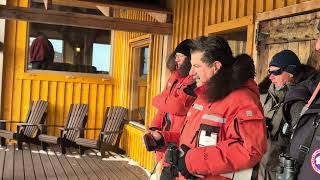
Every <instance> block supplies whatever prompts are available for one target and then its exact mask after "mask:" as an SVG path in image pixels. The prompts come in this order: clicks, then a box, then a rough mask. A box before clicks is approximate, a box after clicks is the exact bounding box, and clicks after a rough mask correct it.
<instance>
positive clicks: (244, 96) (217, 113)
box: [162, 79, 266, 180]
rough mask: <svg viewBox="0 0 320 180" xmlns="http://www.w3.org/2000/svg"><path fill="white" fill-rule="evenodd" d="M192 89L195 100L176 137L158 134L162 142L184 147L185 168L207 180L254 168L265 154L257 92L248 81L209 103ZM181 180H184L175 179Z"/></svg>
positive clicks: (171, 134)
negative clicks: (185, 146) (185, 148)
mask: <svg viewBox="0 0 320 180" xmlns="http://www.w3.org/2000/svg"><path fill="white" fill-rule="evenodd" d="M205 90H206V86H202V87H199V88H197V89H196V91H195V92H196V94H197V96H198V98H197V99H196V101H195V102H194V104H193V106H192V107H191V108H190V110H189V112H188V116H187V118H186V120H185V124H184V127H183V129H182V131H181V134H179V133H168V132H162V135H163V137H164V139H165V142H176V143H178V144H180V145H181V144H185V145H187V146H188V147H190V148H191V149H190V150H189V151H188V152H187V154H186V159H185V162H186V167H187V169H188V171H189V172H190V173H191V174H198V175H203V176H205V178H203V179H206V180H207V179H208V180H209V179H210V180H213V179H214V180H220V179H228V178H225V177H222V176H219V175H220V174H224V173H230V172H236V171H239V170H242V169H248V168H252V167H254V166H255V165H256V164H257V163H258V162H259V161H260V159H261V157H262V155H263V154H264V153H265V151H266V132H265V124H264V116H263V110H262V107H261V104H260V100H259V92H258V89H257V85H256V83H255V82H254V80H252V79H249V80H248V81H247V83H245V85H243V86H242V87H241V88H240V89H237V90H234V91H232V92H231V93H230V94H229V95H227V96H226V97H225V98H224V99H222V100H219V101H216V102H213V103H209V102H207V101H206V99H205V97H204V96H203V93H204V92H205ZM179 179H184V177H182V176H181V177H179Z"/></svg>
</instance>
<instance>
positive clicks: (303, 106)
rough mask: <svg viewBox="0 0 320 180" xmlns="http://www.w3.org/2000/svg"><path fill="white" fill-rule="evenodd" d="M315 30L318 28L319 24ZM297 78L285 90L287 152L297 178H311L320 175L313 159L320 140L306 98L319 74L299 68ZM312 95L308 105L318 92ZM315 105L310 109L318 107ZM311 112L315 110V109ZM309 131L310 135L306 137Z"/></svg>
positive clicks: (315, 116) (318, 48) (318, 46)
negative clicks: (288, 143) (287, 130)
mask: <svg viewBox="0 0 320 180" xmlns="http://www.w3.org/2000/svg"><path fill="white" fill-rule="evenodd" d="M318 30H319V31H320V23H319V25H318ZM315 50H316V51H318V52H316V53H320V52H319V51H320V36H319V37H318V39H317V41H316V47H315ZM310 69H311V70H310ZM297 80H298V81H299V82H297V83H296V85H295V86H294V87H292V88H291V89H290V91H289V92H288V93H287V95H286V97H285V100H284V106H283V107H284V108H283V112H284V117H285V120H286V123H287V124H288V125H290V127H292V128H291V129H290V130H291V131H292V135H291V139H290V143H291V144H290V148H289V150H288V152H289V155H290V156H292V158H294V159H295V160H296V171H297V173H298V174H297V179H298V180H302V179H308V180H315V179H319V178H320V163H318V162H317V161H316V160H317V158H319V157H320V156H319V154H320V153H319V152H318V151H319V148H320V145H319V142H320V140H319V135H317V132H318V134H319V130H316V129H317V128H318V125H317V123H315V122H316V121H315V120H318V119H319V115H318V113H314V114H312V111H308V109H309V107H310V104H311V102H309V100H310V98H311V96H312V94H313V93H314V91H315V90H316V88H317V86H318V84H319V82H320V74H319V72H317V71H315V70H314V69H312V68H310V67H308V69H303V70H301V73H300V74H299V77H298V78H297ZM314 97H315V99H317V100H315V101H314V103H312V105H311V106H313V105H314V104H318V105H319V93H318V95H317V96H314ZM318 105H316V106H313V107H312V108H315V107H318ZM312 108H311V109H312ZM315 109H317V108H315ZM315 112H319V109H317V110H316V111H315ZM314 129H315V130H314ZM313 130H314V131H313ZM312 134H313V137H312V136H310V135H312ZM314 136H316V138H314ZM302 147H303V148H302Z"/></svg>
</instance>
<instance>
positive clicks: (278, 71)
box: [268, 69, 283, 76]
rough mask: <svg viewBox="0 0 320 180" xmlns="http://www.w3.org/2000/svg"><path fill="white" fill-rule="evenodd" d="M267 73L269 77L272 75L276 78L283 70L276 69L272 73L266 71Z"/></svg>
mask: <svg viewBox="0 0 320 180" xmlns="http://www.w3.org/2000/svg"><path fill="white" fill-rule="evenodd" d="M268 72H269V74H270V75H271V74H273V75H275V76H278V75H280V74H281V73H282V72H283V70H282V69H278V70H274V71H270V70H268Z"/></svg>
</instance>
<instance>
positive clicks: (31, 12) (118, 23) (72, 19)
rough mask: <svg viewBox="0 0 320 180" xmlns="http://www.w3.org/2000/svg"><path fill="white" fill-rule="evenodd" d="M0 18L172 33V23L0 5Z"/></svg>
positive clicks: (153, 32) (152, 32) (93, 27)
mask: <svg viewBox="0 0 320 180" xmlns="http://www.w3.org/2000/svg"><path fill="white" fill-rule="evenodd" d="M0 18H3V19H13V20H25V21H30V22H37V23H44V24H57V25H67V26H76V27H86V28H92V29H109V30H119V31H130V32H142V33H151V34H172V27H173V26H172V24H169V23H158V22H146V21H137V20H130V19H122V18H113V17H106V16H99V15H90V14H82V13H70V12H62V11H55V10H44V9H36V8H24V7H12V6H4V5H0Z"/></svg>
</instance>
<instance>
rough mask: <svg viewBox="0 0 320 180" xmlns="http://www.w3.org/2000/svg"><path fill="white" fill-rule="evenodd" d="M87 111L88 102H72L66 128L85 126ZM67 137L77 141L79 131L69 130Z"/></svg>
mask: <svg viewBox="0 0 320 180" xmlns="http://www.w3.org/2000/svg"><path fill="white" fill-rule="evenodd" d="M87 113H88V105H87V104H71V106H70V110H69V114H68V119H67V122H66V125H65V128H83V127H84V126H85V124H86V119H87V118H86V116H87ZM65 137H66V139H68V140H70V141H75V139H76V138H77V137H78V131H76V130H68V131H67V133H66V134H65Z"/></svg>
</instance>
